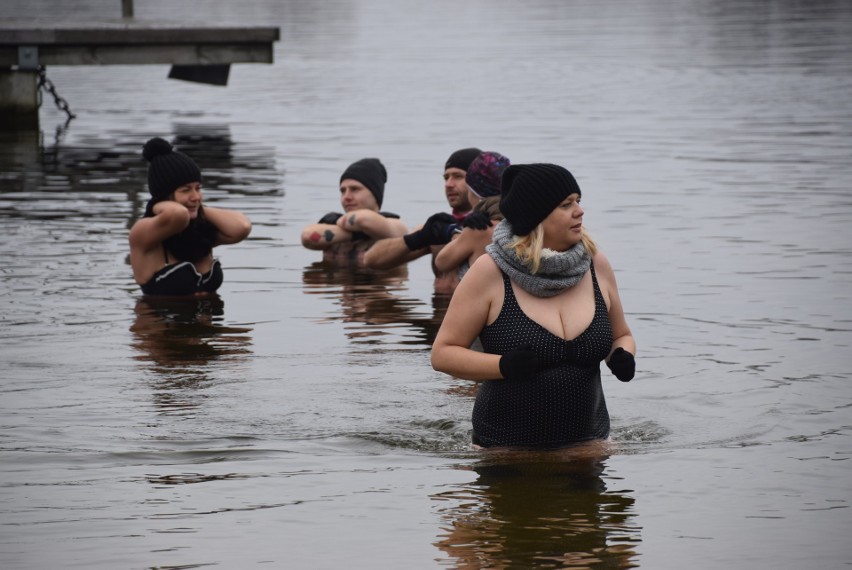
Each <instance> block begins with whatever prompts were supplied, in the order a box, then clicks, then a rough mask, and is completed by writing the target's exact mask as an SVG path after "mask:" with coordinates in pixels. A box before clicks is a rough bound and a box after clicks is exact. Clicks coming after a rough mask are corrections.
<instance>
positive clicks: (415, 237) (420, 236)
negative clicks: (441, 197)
mask: <svg viewBox="0 0 852 570" xmlns="http://www.w3.org/2000/svg"><path fill="white" fill-rule="evenodd" d="M455 222H456V220H455V218H453V217H452V216H451V215H449V214H447V213H444V212H441V213H438V214H433V215H431V216H429V219H428V220H426V223H425V224H423V227H422V228H421V229H419V230H417V231H416V232H413V233H410V234H407V235H405V236H403V238H402V239H403V240H405V246H406V247H407V248H408V249H409V250H410V251H417V250H418V249H423V248H426V247H429V246H432V245H444V244H445V243H448V242H449V241H450V237H451V236H452V233H451V232H452V228H451V226H454V225H456V223H455Z"/></svg>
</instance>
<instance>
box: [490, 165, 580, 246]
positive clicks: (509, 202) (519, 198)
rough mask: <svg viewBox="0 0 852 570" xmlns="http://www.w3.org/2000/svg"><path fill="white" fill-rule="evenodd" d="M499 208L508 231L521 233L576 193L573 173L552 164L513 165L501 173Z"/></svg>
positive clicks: (530, 228)
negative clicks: (509, 226) (509, 227)
mask: <svg viewBox="0 0 852 570" xmlns="http://www.w3.org/2000/svg"><path fill="white" fill-rule="evenodd" d="M501 194H502V196H501V198H500V211H501V212H502V213H503V216H505V218H506V219H507V220H509V223H510V224H511V225H512V233H514V234H515V235H517V236H525V235H527V234H529V233H530V232H531V231H533V230H534V229H535V227H536V226H537V225H539V224H540V223H541V222H542V221H544V219H545V218H546V217H547V216H548V215H550V212H552V211H553V210H554V209H555V208H556V206H558V205H559V204H560V203H561V202H562V201H563V200H564V199H565V198H567V197H568V196H570V195H571V194H580V187H579V186H578V185H577V181H576V180H574V176H573V175H572V174H571V173H570V172H568V171H567V170H566V169H564V168H563V167H561V166H558V165H556V164H513V165H512V166H510V167H508V168H507V169H506V170H505V172H503V181H502V192H501Z"/></svg>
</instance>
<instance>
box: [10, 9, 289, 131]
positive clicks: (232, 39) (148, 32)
mask: <svg viewBox="0 0 852 570" xmlns="http://www.w3.org/2000/svg"><path fill="white" fill-rule="evenodd" d="M278 39H279V30H278V28H275V27H259V26H258V27H233V26H203V27H201V26H188V25H185V24H175V23H169V22H148V21H140V20H134V19H128V18H124V19H121V20H115V21H105V22H99V23H94V24H93V23H87V24H85V25H81V24H74V23H63V24H60V25H57V24H50V25H39V24H38V23H37V22H35V21H32V20H30V21H26V20H21V21H8V20H7V21H5V22H2V23H0V125H3V124H17V125H26V124H31V123H32V122H33V120H34V121H35V124H36V125H37V124H38V102H37V101H38V81H37V78H38V73H39V69H40V68H42V67H44V68H49V67H54V66H61V65H150V64H169V65H172V66H173V67H172V72H171V74H170V77H174V78H177V79H186V80H190V81H200V82H204V83H213V84H218V85H224V84H226V83H227V77H228V70H229V66H230V65H231V64H234V63H266V64H270V63H272V62H273V44H274V42H276V41H278Z"/></svg>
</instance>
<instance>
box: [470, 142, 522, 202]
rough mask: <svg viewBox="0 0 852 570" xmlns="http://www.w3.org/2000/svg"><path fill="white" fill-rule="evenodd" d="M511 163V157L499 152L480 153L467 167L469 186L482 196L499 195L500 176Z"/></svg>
mask: <svg viewBox="0 0 852 570" xmlns="http://www.w3.org/2000/svg"><path fill="white" fill-rule="evenodd" d="M509 164H511V163H510V161H509V159H508V158H506V157H505V156H503V155H502V154H500V153H498V152H487V151H486V152H483V153H480V154H479V156H477V157H476V158H474V159H473V162H471V163H470V167H468V169H467V175H466V176H465V181H466V182H467V186H468V188H470V190H471V191H472V192H473V193H474V194H476V195H477V196H479V197H480V198H488V197H490V196H499V195H500V178H501V177H502V176H503V171H504V170H506V167H508V166H509Z"/></svg>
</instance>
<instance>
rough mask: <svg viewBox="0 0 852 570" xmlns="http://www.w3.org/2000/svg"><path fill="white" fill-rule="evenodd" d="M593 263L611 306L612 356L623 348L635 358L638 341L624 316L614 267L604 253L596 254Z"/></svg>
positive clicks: (605, 296)
mask: <svg viewBox="0 0 852 570" xmlns="http://www.w3.org/2000/svg"><path fill="white" fill-rule="evenodd" d="M593 261H594V264H595V272H596V273H597V276H598V284H599V285H600V286H601V291H602V292H603V294H604V298H605V299H607V300H608V303H607V304H608V305H609V322H610V324H611V325H612V336H613V342H612V348H611V349H610V354H612V352H613V351H614V350H615V349H616V348H618V347H621V348H623V349H624V350H626V351H627V352H629V353H630V354H633V355H634V356H635V355H636V341H635V340H634V338H633V333H632V332H631V331H630V326H629V325H628V324H627V318H626V317H625V316H624V308H623V307H622V305H621V297H620V296H619V294H618V284H617V283H616V281H615V272H614V271H613V269H612V265H610V263H609V259H607V257H606V255H604V253H603V252H602V251H598V253H596V254H595V257H594V258H593Z"/></svg>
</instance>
